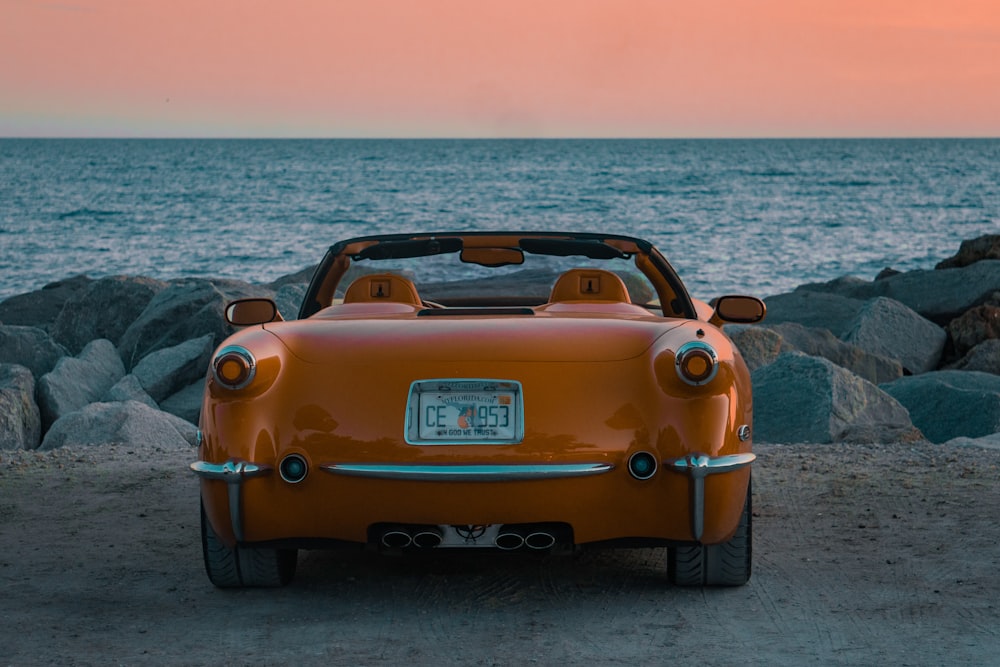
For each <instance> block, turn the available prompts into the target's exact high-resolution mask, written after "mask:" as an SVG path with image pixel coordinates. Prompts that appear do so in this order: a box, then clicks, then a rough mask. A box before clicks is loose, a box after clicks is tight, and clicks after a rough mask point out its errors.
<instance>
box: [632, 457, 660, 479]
mask: <svg viewBox="0 0 1000 667" xmlns="http://www.w3.org/2000/svg"><path fill="white" fill-rule="evenodd" d="M628 472H629V474H630V475H632V476H633V477H635V478H636V479H640V480H645V479H649V478H650V477H652V476H653V475H655V474H656V457H655V456H653V455H652V454H650V453H649V452H636V453H635V454H633V455H632V456H630V457H628Z"/></svg>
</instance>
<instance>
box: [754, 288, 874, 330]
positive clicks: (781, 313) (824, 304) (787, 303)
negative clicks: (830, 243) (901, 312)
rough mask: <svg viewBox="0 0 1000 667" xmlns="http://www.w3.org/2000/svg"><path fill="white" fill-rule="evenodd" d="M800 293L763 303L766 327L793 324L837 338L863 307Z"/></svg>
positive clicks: (845, 300)
mask: <svg viewBox="0 0 1000 667" xmlns="http://www.w3.org/2000/svg"><path fill="white" fill-rule="evenodd" d="M800 290H801V288H800V289H799V290H796V291H794V292H791V293H789V294H776V295H774V296H769V297H767V298H766V299H764V303H765V304H767V324H768V325H769V326H770V325H773V324H781V323H782V322H795V323H797V324H801V325H802V326H804V327H811V328H820V329H827V330H829V331H831V332H832V333H833V335H834V336H837V337H838V338H839V337H840V336H841V334H843V333H844V332H845V331H846V330H847V328H848V327H849V326H850V324H851V322H853V321H854V318H855V317H857V314H858V312H859V311H860V310H861V308H862V307H863V306H864V301H861V300H859V299H853V298H849V297H845V296H841V295H839V294H827V293H825V292H813V291H805V290H801V291H800Z"/></svg>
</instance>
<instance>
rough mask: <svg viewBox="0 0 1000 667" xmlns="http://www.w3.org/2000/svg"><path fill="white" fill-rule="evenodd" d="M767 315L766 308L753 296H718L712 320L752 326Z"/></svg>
mask: <svg viewBox="0 0 1000 667" xmlns="http://www.w3.org/2000/svg"><path fill="white" fill-rule="evenodd" d="M765 314H767V306H765V305H764V302H763V301H761V300H760V299H758V298H757V297H755V296H736V295H729V296H720V297H719V298H718V299H716V300H715V313H713V315H712V319H718V320H720V321H721V322H729V323H731V324H753V323H755V322H760V321H761V320H763V319H764V315H765Z"/></svg>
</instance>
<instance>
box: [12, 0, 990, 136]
mask: <svg viewBox="0 0 1000 667" xmlns="http://www.w3.org/2000/svg"><path fill="white" fill-rule="evenodd" d="M0 136H36V137H37V136H142V137H159V136H167V137H172V136H184V137H205V136H207V137H215V136H218V137H255V136H262V137H439V136H440V137H842V136H857V137H883V136H884V137H895V136H992V137H996V136H1000V0H933V1H932V0H884V1H883V0H684V1H675V0H0Z"/></svg>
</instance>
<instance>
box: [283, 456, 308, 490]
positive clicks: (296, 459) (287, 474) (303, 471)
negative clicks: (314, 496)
mask: <svg viewBox="0 0 1000 667" xmlns="http://www.w3.org/2000/svg"><path fill="white" fill-rule="evenodd" d="M278 474H280V475H281V479H283V480H285V481H286V482H288V483H289V484H298V483H299V482H301V481H302V480H304V479H305V478H306V475H307V474H309V466H308V464H306V460H305V459H304V458H302V457H301V456H299V455H298V454H289V455H288V456H286V457H285V458H283V459H281V463H280V464H279V465H278Z"/></svg>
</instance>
